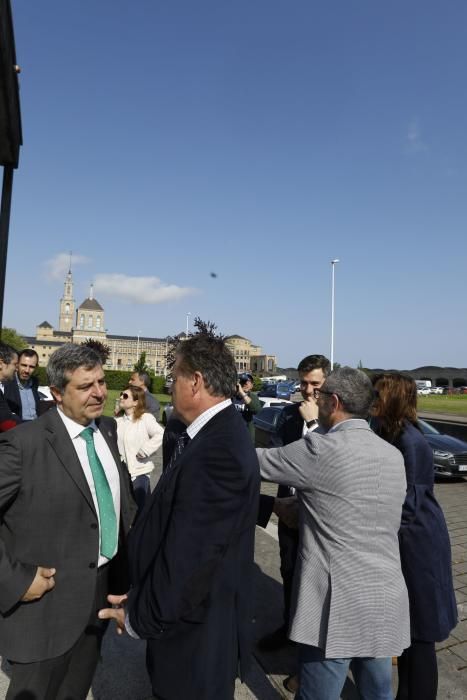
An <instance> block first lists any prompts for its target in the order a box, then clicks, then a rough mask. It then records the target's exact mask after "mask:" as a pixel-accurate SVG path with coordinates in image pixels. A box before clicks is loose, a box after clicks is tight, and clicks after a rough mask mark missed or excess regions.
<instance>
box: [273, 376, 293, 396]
mask: <svg viewBox="0 0 467 700" xmlns="http://www.w3.org/2000/svg"><path fill="white" fill-rule="evenodd" d="M295 384H296V382H295V380H292V381H287V382H279V384H278V385H277V389H276V396H277V398H278V399H290V396H291V394H293V393H295Z"/></svg>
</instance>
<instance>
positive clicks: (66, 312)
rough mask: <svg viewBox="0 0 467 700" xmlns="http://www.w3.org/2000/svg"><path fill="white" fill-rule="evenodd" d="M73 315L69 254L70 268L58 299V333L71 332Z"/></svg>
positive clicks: (73, 301) (73, 303)
mask: <svg viewBox="0 0 467 700" xmlns="http://www.w3.org/2000/svg"><path fill="white" fill-rule="evenodd" d="M74 313H75V300H74V299H73V277H72V274H71V253H70V267H69V269H68V272H67V275H66V277H65V284H64V290H63V297H62V298H61V299H60V314H59V317H58V329H59V330H60V331H71V330H72V328H73V317H74Z"/></svg>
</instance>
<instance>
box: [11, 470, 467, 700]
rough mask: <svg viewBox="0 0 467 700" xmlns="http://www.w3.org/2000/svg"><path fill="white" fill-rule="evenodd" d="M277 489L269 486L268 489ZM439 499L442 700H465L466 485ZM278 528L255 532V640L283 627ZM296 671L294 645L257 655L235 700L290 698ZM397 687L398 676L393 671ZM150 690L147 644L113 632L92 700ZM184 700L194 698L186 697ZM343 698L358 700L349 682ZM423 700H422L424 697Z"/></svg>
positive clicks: (139, 695) (439, 489) (442, 490)
mask: <svg viewBox="0 0 467 700" xmlns="http://www.w3.org/2000/svg"><path fill="white" fill-rule="evenodd" d="M272 489H273V487H272V486H271V485H266V486H265V487H264V490H265V491H268V492H271V490H272ZM436 495H437V497H438V499H439V501H440V503H441V504H442V506H443V508H444V512H445V515H446V520H447V522H448V526H449V532H450V535H451V543H452V554H453V572H454V583H455V588H456V596H457V602H458V608H459V624H458V626H457V627H456V629H455V630H454V632H453V634H452V635H451V637H450V638H449V639H448V640H446V641H445V642H443V643H442V644H440V645H439V648H438V662H439V672H440V684H439V693H438V698H439V699H440V700H466V699H467V508H466V505H467V481H460V482H455V483H454V482H453V483H443V484H437V485H436ZM276 538H277V528H276V526H275V524H274V523H273V524H272V525H270V526H269V528H268V531H267V532H265V531H264V530H262V529H261V528H257V537H256V555H255V559H256V567H255V586H254V590H253V593H252V594H253V595H254V597H255V628H256V637H257V638H259V637H260V636H261V635H262V634H263V633H264V632H266V631H269V630H271V629H274V628H275V626H277V625H278V624H279V623H280V609H281V584H280V576H279V557H278V544H277V539H276ZM294 669H295V656H294V650H293V647H290V648H288V649H286V650H285V651H281V652H277V653H269V654H265V653H263V654H260V653H257V654H256V657H255V660H254V665H253V669H252V672H251V674H250V676H249V677H248V679H247V682H246V683H245V684H244V685H241V684H238V685H237V691H236V693H235V698H236V700H255V699H256V700H277V699H278V698H287V700H290V699H291V698H292V696H291V695H290V694H289V693H287V692H286V691H285V690H284V689H283V687H282V680H283V679H284V677H285V676H286V675H288V674H289V673H292V672H293V671H294ZM394 683H396V672H395V670H394ZM7 687H8V665H7V663H6V662H3V663H2V664H1V670H0V698H5V694H6V689H7ZM149 698H151V689H150V686H149V683H148V680H147V677H146V673H145V669H144V642H139V641H134V640H130V639H128V638H124V637H117V635H116V634H115V633H114V631H113V630H109V633H108V634H107V636H106V639H105V645H104V649H103V663H102V664H100V666H99V669H98V672H97V674H96V677H95V680H94V683H93V687H92V692H91V693H90V695H89V698H88V700H149ZM180 700H182V699H180ZM183 700H196V698H192V699H189V698H186V699H185V698H184V699H183ZM342 700H358V694H357V693H356V691H355V688H354V686H353V683H352V681H351V678H349V679H348V682H347V684H346V687H345V688H344V691H343V694H342ZM421 700H422V699H421Z"/></svg>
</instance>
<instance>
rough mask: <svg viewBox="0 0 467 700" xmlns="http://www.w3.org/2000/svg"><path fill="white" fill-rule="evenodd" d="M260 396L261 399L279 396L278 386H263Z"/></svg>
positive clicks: (259, 392)
mask: <svg viewBox="0 0 467 700" xmlns="http://www.w3.org/2000/svg"><path fill="white" fill-rule="evenodd" d="M258 396H259V397H260V398H261V397H262V396H270V397H276V396H277V384H271V383H267V384H263V386H262V387H261V389H260V390H259V391H258Z"/></svg>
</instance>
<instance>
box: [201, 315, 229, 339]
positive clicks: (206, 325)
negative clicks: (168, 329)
mask: <svg viewBox="0 0 467 700" xmlns="http://www.w3.org/2000/svg"><path fill="white" fill-rule="evenodd" d="M193 325H194V327H195V328H196V333H193V335H200V334H201V333H205V334H206V335H210V336H211V337H212V338H220V339H221V340H223V339H224V338H225V335H222V333H216V331H217V325H216V324H215V323H214V321H203V320H201V319H200V317H199V316H196V318H195V320H194V321H193Z"/></svg>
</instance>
